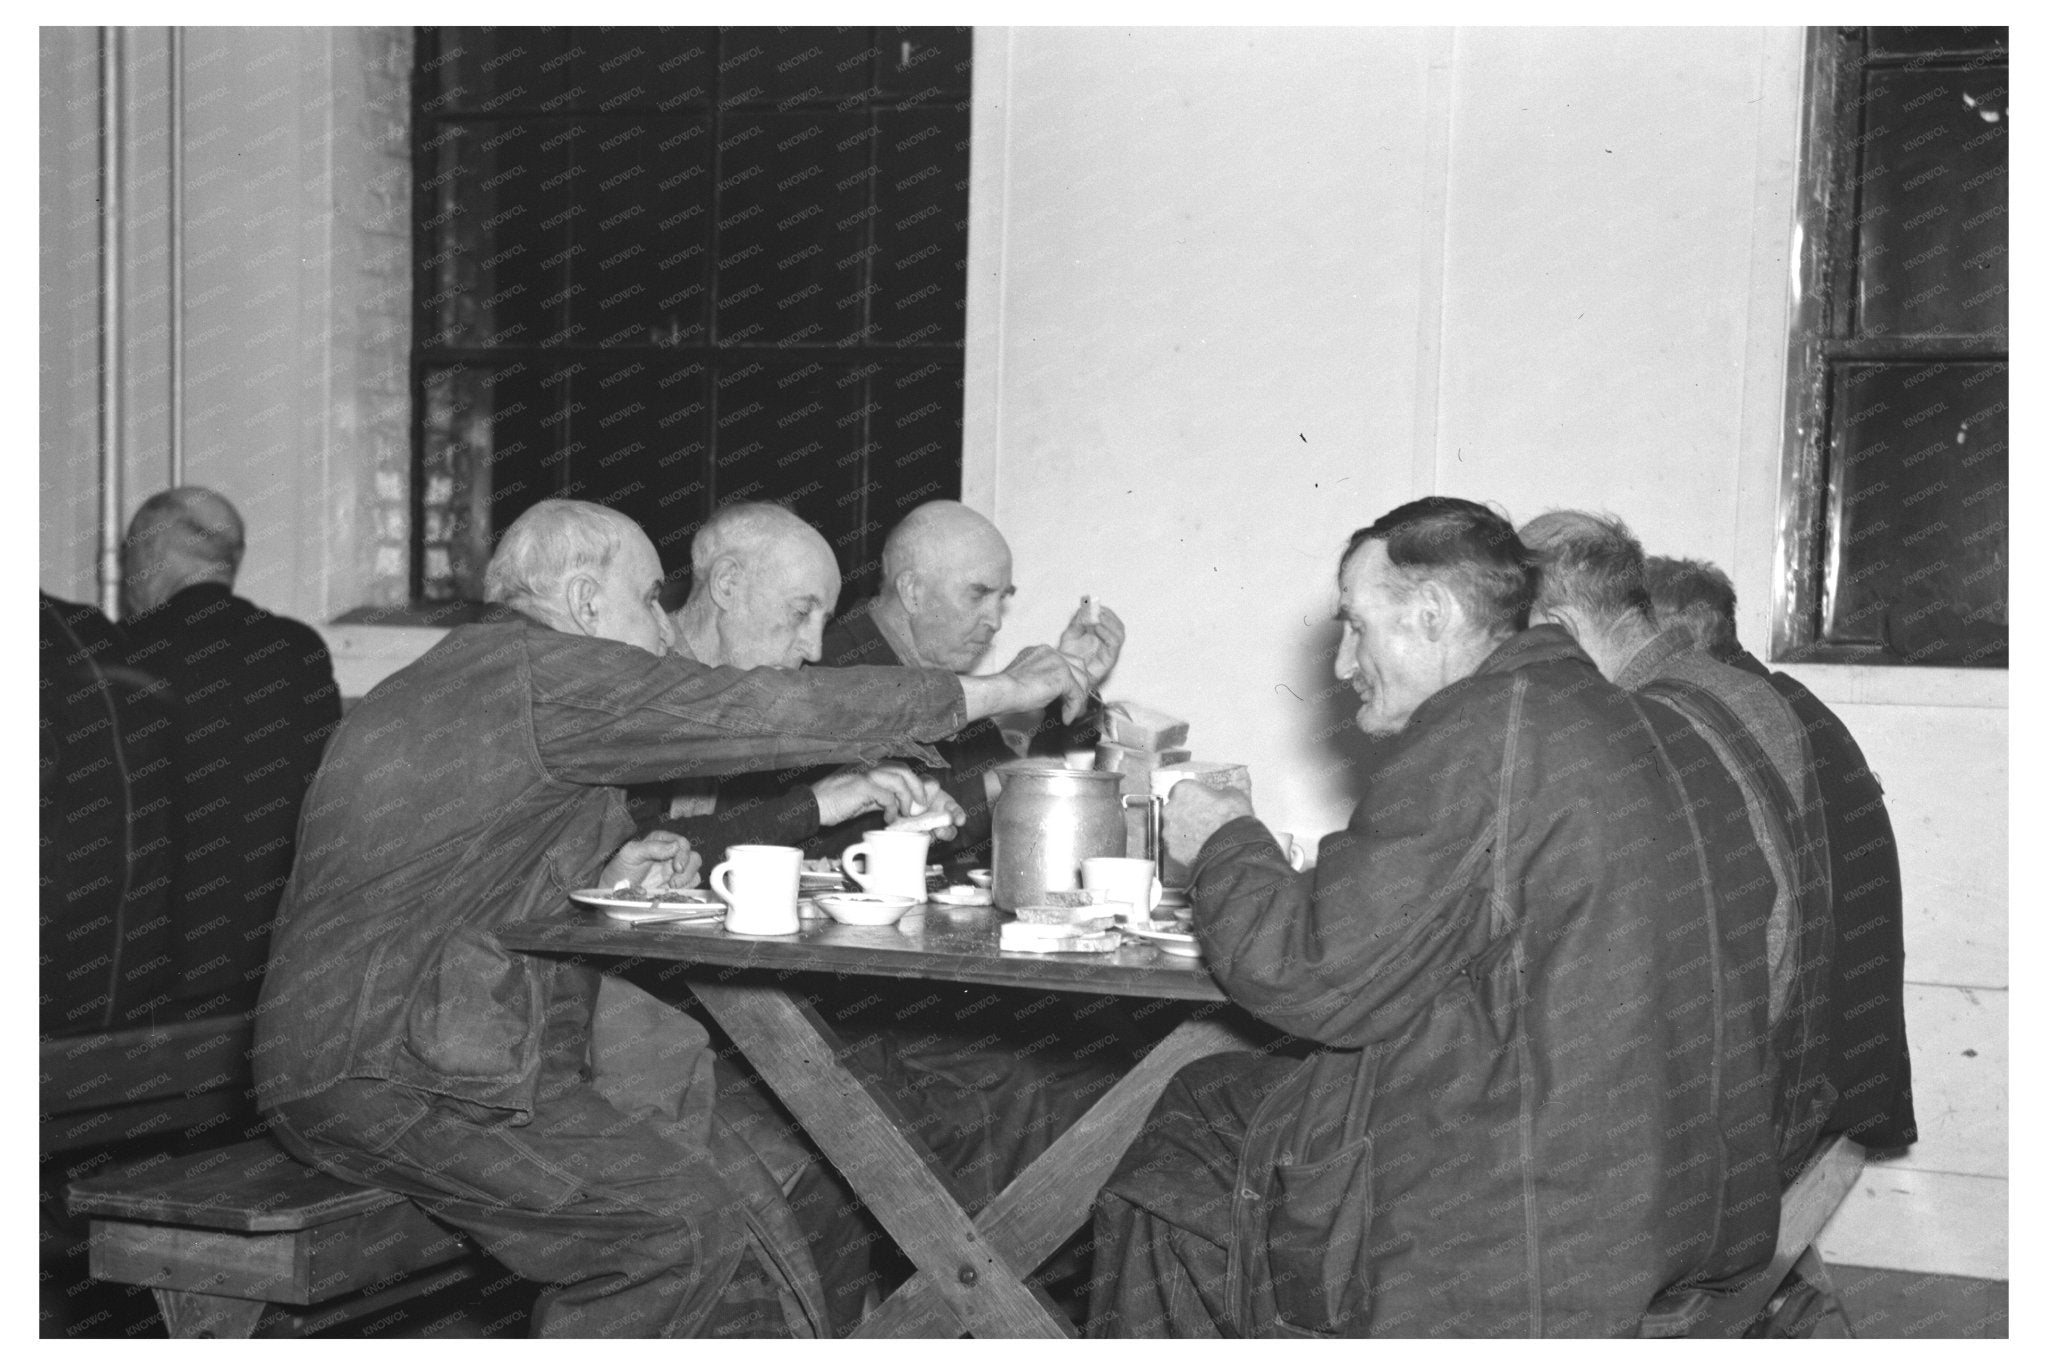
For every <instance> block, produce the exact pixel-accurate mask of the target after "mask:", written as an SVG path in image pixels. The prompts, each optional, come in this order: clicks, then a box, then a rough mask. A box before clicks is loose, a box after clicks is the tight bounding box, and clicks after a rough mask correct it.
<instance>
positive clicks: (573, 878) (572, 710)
mask: <svg viewBox="0 0 2048 1365" xmlns="http://www.w3.org/2000/svg"><path fill="white" fill-rule="evenodd" d="M964 721H965V714H964V703H963V700H962V697H961V691H960V684H959V682H958V680H957V679H955V678H953V677H952V676H951V675H950V674H947V673H942V672H935V671H922V670H913V669H887V670H883V669H860V670H848V671H837V672H835V671H830V670H816V671H804V672H797V673H789V672H780V671H776V670H773V669H753V670H749V671H741V670H738V669H730V668H716V669H714V668H705V667H703V666H702V665H700V664H696V663H693V662H691V661H689V660H687V659H683V658H679V657H675V656H657V655H654V654H650V653H648V652H646V651H645V650H640V649H635V648H633V647H632V646H630V645H625V644H618V643H614V642H612V641H608V640H595V639H586V638H582V637H578V636H571V635H567V634H563V633H560V632H557V631H554V630H551V629H549V628H548V627H547V626H544V625H541V624H539V623H538V622H535V621H531V620H528V619H526V618H525V617H522V616H519V615H517V614H516V613H511V612H500V613H497V614H496V616H495V618H494V619H493V620H492V621H490V622H488V623H484V624H477V625H468V626H459V627H457V628H456V629H454V630H452V631H450V632H449V634H448V635H447V637H446V638H445V639H443V640H442V641H441V642H440V643H439V644H437V645H435V646H434V648H432V649H431V650H429V651H427V653H426V654H424V655H422V656H421V657H420V658H419V659H418V660H416V661H415V662H414V663H412V664H411V665H409V666H408V667H406V668H404V669H401V670H400V671H399V672H397V673H395V674H393V675H392V676H391V677H389V678H387V679H385V680H384V681H383V682H382V683H380V684H378V686H377V687H376V688H375V689H374V690H372V691H371V693H370V694H369V695H368V696H367V697H365V698H364V699H363V700H362V702H361V703H360V704H358V705H357V706H356V707H355V709H354V710H353V711H351V712H350V713H349V716H348V718H347V719H346V720H344V721H343V722H342V725H341V728H340V729H339V730H337V731H336V732H335V736H334V741H333V743H332V745H331V746H330V747H329V750H328V754H327V758H326V761H325V762H324V763H323V764H322V765H321V768H320V773H319V775H318V777H316V778H315V779H314V782H313V789H312V791H311V793H310V794H309V796H308V798H307V801H306V810H305V818H304V823H303V825H302V827H301V839H300V847H299V861H298V865H297V866H296V867H295V868H294V870H293V872H292V879H291V884H290V886H289V887H288V888H287V889H286V892H285V900H284V905H283V907H282V909H281V910H280V913H279V917H278V930H277V937H276V942H275V947H274V949H273V952H272V955H271V968H270V972H269V975H268V976H267V977H266V979H265V981H264V988H263V1000H262V1003H261V1005H260V1007H259V1011H258V1018H257V1026H256V1057H255V1067H256V1080H257V1086H258V1093H259V1098H260V1099H261V1100H262V1102H263V1103H264V1104H265V1105H266V1106H275V1105H277V1104H279V1103H281V1102H283V1101H285V1100H289V1099H293V1098H298V1097H302V1096H306V1095H311V1094H314V1093H317V1092H318V1091H320V1090H321V1089H323V1088H325V1087H326V1086H327V1085H329V1084H331V1083H332V1082H334V1081H336V1080H340V1079H342V1078H343V1077H364V1078H370V1079H381V1080H387V1081H395V1082H398V1083H400V1084H403V1085H408V1086H412V1087H415V1088H417V1089H420V1090H426V1091H433V1092H437V1093H440V1094H444V1095H448V1096H451V1097H453V1098H455V1099H458V1100H466V1101H469V1102H471V1103H475V1104H481V1105H487V1106H490V1107H493V1108H498V1109H507V1110H512V1111H515V1112H516V1113H517V1114H519V1115H521V1116H527V1115H530V1114H531V1112H532V1103H533V1087H534V1084H535V1081H536V1079H537V1075H538V1070H539V1049H540V1042H541V1030H542V1026H543V1023H544V1012H545V1007H546V1006H547V1004H548V999H547V984H548V982H549V980H550V972H549V969H548V967H547V965H546V964H545V963H544V962H542V961H540V960H538V959H536V958H533V957H529V956H526V955H513V954H509V953H507V952H506V951H505V950H503V949H502V948H500V947H499V946H498V944H497V941H496V939H495V938H494V936H493V931H494V930H496V929H497V928H499V927H500V926H503V925H506V924H513V923H517V922H520V921H522V920H527V919H533V918H536V917H539V916H543V915H549V914H557V913H560V912H561V911H563V910H565V909H567V908H568V906H569V904H570V902H569V900H568V893H569V892H570V891H571V890H574V889H576V888H578V887H583V886H588V885H590V883H591V880H592V879H593V878H594V877H595V876H596V875H597V873H598V872H599V870H600V869H601V867H602V866H603V864H604V862H605V860H606V859H607V858H608V857H609V856H610V855H611V854H612V853H613V852H614V851H615V850H616V849H617V848H618V846H619V844H620V843H621V842H623V841H624V839H625V838H626V836H627V835H628V834H629V833H630V832H631V828H632V826H631V821H630V819H629V818H628V816H627V813H626V802H625V795H624V792H623V790H622V789H623V787H624V786H625V785H627V784H629V783H635V782H656V781H663V780H667V779H671V778H679V777H691V776H701V775H713V774H720V773H730V772H739V771H744V770H746V769H749V768H757V767H764V766H776V765H788V764H792V763H807V762H851V761H855V760H862V759H876V758H881V757H884V756H886V755H890V754H904V753H908V754H913V755H922V754H926V753H928V752H929V751H928V750H925V749H924V748H923V746H922V745H920V744H918V743H917V742H916V741H917V740H918V739H921V738H930V737H935V736H938V735H943V734H949V733H951V732H952V731H954V730H956V729H958V728H959V727H960V726H961V725H962V724H963V723H964Z"/></svg>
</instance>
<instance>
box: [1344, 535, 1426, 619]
mask: <svg viewBox="0 0 2048 1365" xmlns="http://www.w3.org/2000/svg"><path fill="white" fill-rule="evenodd" d="M1410 586H1411V585H1410V584H1409V581H1408V577H1407V575H1406V574H1404V573H1403V572H1402V571H1401V570H1400V569H1398V568H1396V567H1394V564H1393V561H1392V560H1390V559H1388V558H1387V546H1386V542H1385V541H1380V540H1368V541H1367V542H1366V543H1365V544H1364V545H1362V546H1360V547H1359V548H1358V550H1357V551H1356V552H1355V553H1353V554H1352V556H1351V557H1350V558H1349V559H1346V560H1345V561H1344V566H1343V568H1342V569H1340V570H1339V571H1338V573H1337V591H1338V597H1339V600H1340V601H1341V602H1342V604H1343V605H1344V606H1346V607H1348V608H1351V609H1353V610H1356V609H1359V608H1362V607H1367V606H1377V605H1382V604H1384V603H1388V602H1395V601H1400V600H1402V599H1403V598H1405V597H1406V596H1407V595H1408V591H1409V588H1410Z"/></svg>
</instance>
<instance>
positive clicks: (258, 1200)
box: [67, 1139, 488, 1337]
mask: <svg viewBox="0 0 2048 1365" xmlns="http://www.w3.org/2000/svg"><path fill="white" fill-rule="evenodd" d="M67 1203H68V1205H69V1207H70V1209H71V1211H72V1212H73V1213H74V1214H86V1215H90V1216H91V1218H92V1233H91V1243H90V1248H91V1251H90V1254H91V1269H92V1276H93V1278H94V1279H98V1280H111V1281H114V1282H116V1283H119V1284H133V1285H144V1286H147V1287H148V1288H149V1289H151V1290H153V1291H154V1292H155V1294H156V1299H157V1304H158V1306H159V1307H160V1308H161V1309H162V1310H163V1315H164V1325H165V1327H166V1328H167V1329H168V1330H169V1332H170V1334H171V1335H172V1336H173V1337H247V1336H256V1335H263V1336H301V1335H305V1334H306V1333H309V1332H317V1331H324V1330H326V1329H327V1328H329V1327H336V1326H340V1325H341V1324H343V1323H345V1322H350V1321H354V1320H357V1319H360V1318H363V1317H367V1316H369V1315H370V1314H373V1313H379V1312H382V1311H384V1310H385V1309H387V1308H389V1307H391V1306H393V1305H394V1304H398V1303H401V1302H404V1301H405V1300H408V1299H414V1298H419V1297H420V1296H422V1295H425V1294H430V1293H434V1292H437V1291H439V1290H441V1289H444V1288H446V1287H448V1286H449V1285H453V1284H457V1283H460V1282H462V1281H464V1280H468V1279H472V1278H474V1277H476V1276H477V1275H479V1274H481V1273H483V1271H484V1269H485V1268H486V1265H487V1264H488V1263H486V1262H484V1261H483V1259H482V1258H481V1257H480V1256H479V1255H477V1254H476V1248H475V1247H474V1245H473V1244H472V1243H471V1242H470V1241H469V1239H468V1238H466V1237H464V1236H462V1235H461V1234H460V1233H457V1232H452V1231H450V1230H449V1229H447V1228H444V1227H442V1226H441V1225H440V1224H438V1223H436V1222H434V1221H433V1220H432V1219H431V1218H428V1217H427V1216H426V1215H425V1214H424V1213H421V1212H420V1211H419V1209H417V1208H416V1207H414V1206H413V1204H412V1202H411V1201H410V1200H408V1199H406V1198H404V1197H403V1196H402V1195H397V1194H393V1193H392V1192H391V1191H389V1190H375V1189H365V1188H364V1187H362V1186H360V1185H350V1184H348V1183H346V1182H344V1181H341V1180H337V1179H335V1178H334V1177H333V1176H330V1175H326V1174H324V1173H322V1172H320V1171H315V1170H312V1169H310V1168H308V1167H306V1166H302V1165H300V1164H299V1163H298V1162H297V1161H295V1160H293V1159H292V1157H291V1156H290V1155H289V1154H288V1153H286V1152H285V1151H284V1149H283V1148H281V1147H279V1146H277V1144H276V1143H274V1142H272V1141H270V1140H269V1139H259V1140H257V1141H254V1142H243V1143H238V1144H236V1145H235V1146H232V1147H222V1148H218V1149H216V1150H214V1151H211V1152H199V1153H195V1154H193V1155H190V1156H182V1157H163V1158H158V1159H150V1160H146V1161H143V1162H140V1163H137V1164H135V1165H132V1166H128V1167H125V1168H123V1169H121V1170H118V1171H112V1172H108V1173H106V1174H103V1175H96V1176H92V1177H89V1178H87V1179H84V1180H77V1181H73V1182H72V1184H71V1186H70V1188H69V1190H68V1191H67ZM435 1267H444V1268H443V1269H440V1270H439V1271H438V1273H436V1274H433V1275H428V1276H424V1277H421V1276H420V1275H419V1274H418V1272H421V1271H425V1270H430V1269H434V1268H435ZM345 1296H353V1297H348V1299H347V1302H345V1303H337V1302H336V1301H337V1300H341V1299H343V1298H344V1297H345ZM322 1305H331V1306H328V1307H324V1308H323V1307H321V1306H322ZM315 1309H318V1310H319V1311H312V1310H315Z"/></svg>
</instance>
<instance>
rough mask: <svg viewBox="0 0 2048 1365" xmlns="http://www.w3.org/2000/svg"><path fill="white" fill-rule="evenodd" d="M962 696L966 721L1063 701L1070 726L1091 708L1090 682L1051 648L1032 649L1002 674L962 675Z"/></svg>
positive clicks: (1039, 647)
mask: <svg viewBox="0 0 2048 1365" xmlns="http://www.w3.org/2000/svg"><path fill="white" fill-rule="evenodd" d="M960 693H961V696H962V698H963V699H964V700H965V701H966V703H967V718H968V719H969V720H980V719H981V718H982V717H983V716H996V715H1001V714H1002V713H1003V712H1005V711H1029V710H1032V709H1034V708H1036V707H1040V706H1045V705H1048V704H1050V703H1051V702H1052V701H1054V700H1055V699H1058V698H1062V697H1064V698H1065V699H1066V705H1065V708H1064V711H1063V719H1065V720H1067V721H1069V722H1071V721H1072V720H1073V719H1074V717H1076V716H1078V715H1080V714H1081V708H1082V707H1084V706H1086V705H1087V704H1088V678H1087V675H1086V674H1085V673H1084V672H1083V671H1082V670H1081V668H1080V666H1079V665H1078V664H1077V663H1076V662H1075V661H1074V660H1072V659H1069V658H1068V657H1067V656H1066V655H1064V654H1062V653H1060V652H1059V651H1058V650H1056V649H1053V648H1052V647H1050V646H1049V645H1033V646H1031V647H1030V648H1029V649H1027V650H1025V651H1024V652H1023V653H1021V654H1019V655H1018V656H1017V657H1016V658H1014V659H1012V660H1011V661H1010V666H1009V667H1008V668H1006V669H1004V670H1003V671H1002V672H1000V673H982V674H973V673H968V674H962V675H961V677H960Z"/></svg>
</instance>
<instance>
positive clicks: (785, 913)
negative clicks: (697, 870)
mask: <svg viewBox="0 0 2048 1365" xmlns="http://www.w3.org/2000/svg"><path fill="white" fill-rule="evenodd" d="M803 858H804V852H803V850H802V849H800V848H790V847H787V846H786V845H783V844H734V845H733V846H732V847H730V848H728V849H727V850H726V851H725V861H724V862H722V863H720V864H719V865H718V866H717V867H714V868H712V869H711V876H710V877H709V878H707V880H708V881H709V882H710V884H711V890H712V892H713V893H714V894H715V895H716V896H717V897H718V898H719V899H720V900H722V901H724V902H725V904H726V911H725V931H726V932H727V933H728V934H752V935H756V936H759V937H763V938H766V937H769V936H772V935H776V934H793V933H795V932H797V929H798V927H799V922H798V919H797V913H796V888H797V874H798V873H799V872H800V871H801V870H802V868H803Z"/></svg>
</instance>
